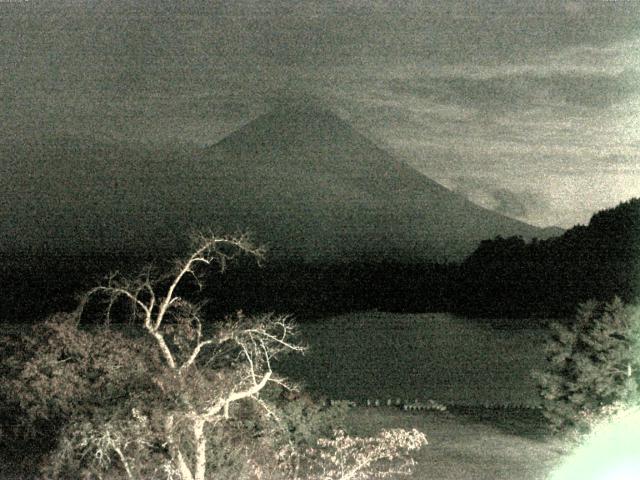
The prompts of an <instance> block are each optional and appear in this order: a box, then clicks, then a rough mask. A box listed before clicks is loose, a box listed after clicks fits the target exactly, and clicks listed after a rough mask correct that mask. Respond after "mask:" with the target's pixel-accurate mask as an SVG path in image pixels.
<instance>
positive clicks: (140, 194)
mask: <svg viewBox="0 0 640 480" xmlns="http://www.w3.org/2000/svg"><path fill="white" fill-rule="evenodd" d="M2 154H3V156H4V157H8V158H9V159H10V160H12V161H9V162H7V163H5V166H4V167H3V168H4V172H0V173H2V174H3V175H2V176H0V178H2V177H3V178H4V180H0V182H2V183H3V185H2V186H3V188H8V189H11V188H13V189H14V190H15V189H16V188H17V189H21V190H22V193H23V194H24V195H22V196H21V195H16V196H15V198H13V199H12V200H11V202H12V203H11V204H10V205H8V207H9V208H7V212H6V213H7V215H4V217H3V218H2V219H0V223H2V225H1V226H2V232H3V238H2V239H1V240H2V242H3V245H2V247H3V250H6V249H8V248H9V249H10V248H13V249H19V248H20V247H23V246H25V245H26V246H28V247H29V248H34V249H42V248H49V249H53V250H56V251H62V252H64V253H73V252H76V251H77V252H83V253H91V252H106V251H114V252H117V251H128V252H132V251H136V250H140V249H147V250H149V249H156V250H167V249H169V250H173V249H174V248H175V249H178V248H182V247H183V246H184V240H185V238H186V235H187V232H188V231H189V230H192V229H198V228H212V229H213V230H214V231H216V232H220V233H233V232H237V231H249V232H251V233H252V236H253V238H254V240H255V241H256V242H258V243H261V244H265V245H266V246H267V248H268V250H269V255H270V256H271V257H275V258H290V259H300V260H305V261H349V260H363V259H364V260H407V261H423V260H443V259H449V260H457V259H460V258H462V257H464V256H465V255H467V254H469V253H470V252H471V251H472V250H473V249H474V248H475V247H476V246H477V244H478V243H479V242H480V241H481V240H483V239H488V238H493V237H495V236H496V235H502V236H505V237H506V236H512V235H521V236H522V237H524V238H525V239H530V238H532V237H538V238H545V237H548V236H550V234H558V233H560V232H556V231H555V230H548V229H540V228H537V227H533V226H531V225H528V224H526V223H523V222H520V221H517V220H514V219H511V218H508V217H505V216H503V215H501V214H499V213H496V212H493V211H490V210H487V209H485V208H482V207H479V206H477V205H475V204H473V203H471V202H470V201H468V200H467V199H466V198H464V197H463V196H461V195H459V194H456V193H454V192H452V191H450V190H448V189H446V188H444V187H443V186H441V185H440V184H438V183H436V182H434V181H433V180H430V179H429V178H427V177H426V176H424V175H423V174H421V173H419V172H418V171H417V170H415V169H413V168H412V167H410V166H408V165H407V164H405V163H403V162H401V161H399V160H397V159H395V158H394V157H393V156H392V155H390V154H389V153H387V152H386V151H384V150H383V149H381V148H379V147H378V146H376V145H375V144H374V143H373V142H372V141H371V140H369V139H367V138H366V137H365V136H363V135H361V134H360V133H358V132H356V131H355V130H354V129H353V128H352V127H351V126H350V125H349V124H348V123H347V122H345V121H343V120H342V119H340V118H339V117H338V116H336V115H335V114H333V113H332V112H329V111H327V110H324V109H322V108H318V107H315V106H309V105H293V106H286V107H280V108H278V109H276V110H274V111H272V112H271V113H268V114H265V115H262V116H260V117H258V118H257V119H255V120H253V121H251V122H249V123H248V124H246V125H244V126H243V127H241V128H239V129H238V130H237V131H235V132H234V133H232V134H231V135H229V136H228V137H226V138H224V139H223V140H222V141H220V142H219V143H217V144H215V145H213V146H210V147H206V148H196V147H193V148H189V149H184V148H183V149H180V150H178V149H157V150H150V149H148V148H142V147H139V146H113V145H105V144H99V143H91V142H88V143H87V142H84V143H81V144H77V143H74V142H73V141H72V140H69V139H65V141H64V142H57V143H56V141H55V139H53V140H51V141H49V142H39V143H37V144H35V143H34V144H33V145H30V146H26V147H25V146H22V147H20V148H17V149H16V148H13V149H8V148H7V147H6V146H5V148H4V150H3V152H2ZM16 239H17V240H16Z"/></svg>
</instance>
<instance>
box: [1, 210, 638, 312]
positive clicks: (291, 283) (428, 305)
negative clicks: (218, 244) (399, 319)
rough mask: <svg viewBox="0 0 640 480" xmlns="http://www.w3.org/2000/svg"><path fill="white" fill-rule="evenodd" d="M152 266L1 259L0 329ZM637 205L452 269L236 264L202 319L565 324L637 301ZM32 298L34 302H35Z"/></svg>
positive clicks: (500, 243) (515, 242) (487, 249)
mask: <svg viewBox="0 0 640 480" xmlns="http://www.w3.org/2000/svg"><path fill="white" fill-rule="evenodd" d="M171 256H172V255H171V254H170V253H169V252H166V253H165V254H164V255H163V254H162V253H158V252H155V256H153V257H152V256H141V255H139V254H133V253H128V254H125V253H119V254H108V253H102V254H99V255H92V256H86V257H79V258H75V257H74V258H68V257H56V255H54V254H46V255H45V254H39V255H32V256H30V257H25V258H16V257H13V258H10V259H7V261H5V262H4V263H3V271H2V275H1V278H0V281H1V282H2V289H3V292H5V301H4V305H3V313H2V314H3V317H4V318H3V320H4V321H16V322H27V323H28V322H33V321H37V320H38V319H40V318H42V317H43V316H44V315H45V314H47V313H53V312H55V311H58V310H67V309H70V308H73V305H75V301H76V300H75V298H74V296H73V295H72V292H76V291H82V290H83V288H84V287H85V286H86V285H92V284H95V283H96V282H97V281H98V280H99V278H100V276H101V275H104V273H105V272H109V271H113V270H120V271H122V272H124V273H126V272H130V271H133V272H135V271H137V270H138V269H139V268H140V267H141V266H142V265H143V264H145V263H148V262H151V263H154V264H156V265H158V264H160V265H161V264H162V261H164V259H166V258H171ZM638 259H640V199H633V200H630V201H628V202H625V203H622V204H620V205H618V206H617V207H615V208H612V209H609V210H604V211H601V212H599V213H597V214H595V215H594V216H593V218H592V219H591V221H590V223H589V225H587V226H576V227H574V228H572V229H570V230H568V231H567V232H565V233H564V234H563V235H561V236H560V237H556V238H550V239H548V240H533V241H532V242H528V243H527V242H525V241H524V240H522V239H521V238H519V237H512V238H501V237H498V238H495V239H492V240H486V241H483V242H482V243H481V244H480V245H479V246H478V248H477V249H476V250H475V251H474V252H473V253H472V254H471V255H470V256H469V257H468V258H466V259H465V260H464V261H463V262H461V263H429V264H424V263H421V264H415V263H411V262H400V261H379V260H366V259H345V261H344V262H342V263H338V264H336V263H334V264H326V263H308V262H297V261H294V260H291V261H287V262H283V261H279V262H272V261H267V262H266V264H265V265H264V266H263V267H258V266H256V264H255V263H254V262H250V261H240V262H238V264H236V265H235V266H234V269H233V270H230V271H228V272H226V273H225V274H224V275H221V274H219V273H217V272H216V271H215V270H211V271H210V272H209V273H208V279H207V282H206V285H207V287H206V288H207V290H206V291H205V294H206V296H207V297H209V298H211V299H212V301H211V302H210V303H209V305H208V306H207V309H208V313H210V314H213V315H217V316H221V315H225V314H228V313H231V312H235V311H237V310H239V309H242V310H244V311H245V312H248V313H260V312H265V311H275V312H279V313H291V314H295V315H297V317H298V318H300V319H309V318H316V317H322V316H326V315H330V314H336V313H341V312H349V311H362V310H372V309H378V310H381V311H392V312H430V311H431V312H433V311H448V312H454V313H460V314H464V315H468V316H473V317H502V318H529V319H533V318H560V317H565V318H568V317H571V316H572V315H573V314H574V313H575V311H576V307H577V305H578V304H579V303H581V302H584V301H586V300H588V299H595V300H600V301H609V300H611V299H612V298H613V297H614V296H618V297H620V298H621V299H622V300H623V301H624V302H632V301H634V299H636V298H638V296H639V295H640V263H639V260H638ZM32 292H40V293H39V294H38V295H37V296H34V295H33V294H32Z"/></svg>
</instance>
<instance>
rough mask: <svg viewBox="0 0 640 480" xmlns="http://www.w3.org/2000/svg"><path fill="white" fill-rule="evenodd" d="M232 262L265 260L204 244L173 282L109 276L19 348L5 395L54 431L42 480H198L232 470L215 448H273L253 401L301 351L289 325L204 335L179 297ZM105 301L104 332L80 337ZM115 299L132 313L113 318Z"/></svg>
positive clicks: (248, 249) (219, 241)
mask: <svg viewBox="0 0 640 480" xmlns="http://www.w3.org/2000/svg"><path fill="white" fill-rule="evenodd" d="M238 252H245V253H248V254H250V255H253V256H257V257H259V256H260V255H261V251H260V250H259V249H256V248H255V247H253V246H252V245H251V244H250V243H249V242H248V241H247V240H246V238H244V237H239V238H232V237H224V238H219V237H215V236H200V237H198V238H197V239H196V242H195V244H194V253H193V254H192V255H191V256H189V257H188V258H186V259H184V260H182V261H179V262H177V264H176V267H175V270H174V272H172V273H171V274H170V275H168V276H157V277H154V276H152V274H151V269H147V270H145V271H144V272H143V273H142V274H141V275H140V276H139V277H137V278H135V279H133V280H131V279H126V278H119V277H118V276H116V275H112V276H110V277H109V279H108V281H107V283H106V285H102V286H99V287H96V288H94V289H92V290H90V291H89V292H88V293H87V295H86V296H85V297H83V301H82V302H81V304H80V307H79V308H78V310H76V311H75V312H73V313H71V314H60V315H56V316H54V317H52V318H50V319H49V320H48V321H46V322H45V323H44V324H43V325H41V326H36V327H35V328H34V330H33V333H32V335H30V336H28V337H27V338H26V339H24V344H23V347H24V348H23V349H22V350H21V351H20V353H19V354H17V355H15V356H14V358H13V359H12V360H11V362H12V363H13V364H14V366H15V367H16V369H17V368H19V369H20V373H19V374H17V375H14V378H13V380H12V381H11V386H10V387H9V388H10V390H11V392H10V395H11V396H12V397H13V398H15V399H16V400H17V402H18V403H19V405H20V407H21V409H22V411H23V412H24V413H25V415H26V422H25V423H31V424H33V423H34V421H38V420H41V419H44V420H45V421H47V422H49V427H55V428H54V429H53V431H54V432H55V433H57V448H56V450H55V451H54V452H53V453H52V455H51V456H50V458H49V460H48V462H47V463H48V464H47V470H46V473H47V475H48V476H50V477H56V478H69V477H77V476H78V475H80V474H85V473H90V474H92V475H95V476H98V477H102V476H103V475H104V472H105V471H109V472H111V474H114V472H115V473H116V474H117V473H119V474H121V475H122V476H124V477H126V478H130V479H132V478H178V477H179V478H181V479H182V480H202V479H204V478H205V474H206V472H207V471H209V470H215V469H219V468H221V465H222V464H224V463H225V462H227V463H229V458H227V457H225V456H224V454H222V458H220V457H221V455H220V452H221V451H222V452H224V449H222V450H221V449H219V448H218V449H215V451H213V453H215V454H216V455H218V457H216V456H215V455H211V453H212V447H214V448H215V447H216V446H219V445H220V444H222V445H227V446H231V445H233V446H234V448H238V447H242V446H243V445H246V446H253V445H255V443H256V442H255V441H253V439H254V437H256V436H260V435H262V436H263V437H264V438H266V439H269V442H267V443H274V444H277V441H278V440H280V437H279V436H278V435H276V434H275V433H274V434H273V435H268V434H267V433H268V431H269V430H268V429H269V428H270V429H272V430H274V431H276V430H278V425H277V422H276V420H277V415H276V413H275V412H274V410H273V409H272V406H271V405H270V404H269V403H268V402H267V401H265V400H264V399H262V398H261V397H260V395H259V394H260V391H261V390H262V389H263V388H264V387H265V386H266V385H267V384H269V383H274V384H278V385H284V386H286V383H285V381H284V379H281V378H278V377H277V376H276V375H275V373H274V372H273V370H272V369H271V363H272V362H273V361H274V358H275V357H276V356H278V355H279V354H282V353H285V352H287V351H302V350H303V348H302V347H300V346H298V345H297V344H295V343H292V339H293V334H294V326H293V324H292V323H291V322H290V321H289V320H288V319H287V318H286V317H276V316H269V315H267V316H262V317H258V318H248V317H245V316H244V315H242V314H238V315H236V316H235V317H230V318H227V319H226V320H225V321H223V322H219V323H217V324H215V325H214V326H212V327H211V329H210V330H211V331H205V329H204V328H203V323H202V320H201V317H200V305H198V304H196V303H193V302H191V301H189V300H188V299H186V298H185V297H184V296H183V292H186V290H185V289H184V288H182V287H183V284H184V283H185V280H186V279H187V278H192V279H195V280H196V282H197V281H198V279H199V277H198V273H199V269H200V267H202V266H209V265H211V264H215V263H217V264H218V265H220V266H221V268H224V267H225V265H226V263H227V262H228V261H229V260H230V259H231V258H232V257H233V256H235V255H236V254H237V253H238ZM181 288H182V289H181ZM100 298H103V299H104V300H106V313H105V320H106V321H105V322H104V323H103V324H102V325H100V326H98V327H86V326H82V325H81V319H82V315H83V312H84V311H85V309H86V308H87V307H88V306H90V304H91V302H95V301H96V300H98V299H100ZM119 299H124V300H125V301H126V303H128V304H129V305H130V307H131V308H130V309H129V310H126V309H122V308H117V307H118V300H119ZM114 312H116V313H118V312H119V313H120V314H122V313H123V312H128V318H127V320H128V321H129V325H128V326H127V327H126V328H116V326H113V325H111V323H110V322H111V320H114V318H113V316H114V315H113V314H114ZM121 327H122V325H121ZM127 330H130V331H127ZM20 367H21V368H20ZM249 420H252V421H249ZM259 422H262V424H261V425H257V423H259ZM257 431H259V432H258V433H256V432H257ZM281 437H282V436H281ZM210 438H211V439H212V441H209V439H210ZM282 438H284V437H282ZM216 444H218V445H216ZM274 448H276V447H274ZM230 450H231V448H227V449H226V451H227V452H228V451H230ZM240 450H242V448H240ZM116 477H117V475H116Z"/></svg>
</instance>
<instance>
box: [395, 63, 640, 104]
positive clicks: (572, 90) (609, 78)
mask: <svg viewBox="0 0 640 480" xmlns="http://www.w3.org/2000/svg"><path fill="white" fill-rule="evenodd" d="M388 83H389V87H390V88H391V89H392V90H393V91H394V92H396V93H399V94H412V95H415V96H416V97H421V98H426V99H429V100H432V101H436V102H439V103H445V104H450V103H453V104H458V105H461V106H466V107H474V108H477V109H480V110H488V111H491V110H495V111H503V110H523V109H525V110H526V109H532V108H539V107H541V106H546V105H556V104H557V103H564V104H568V105H573V106H578V107H592V108H606V107H610V106H612V105H614V104H620V103H623V102H625V101H627V100H629V99H630V98H633V97H635V96H637V95H638V94H640V72H638V71H637V70H635V69H626V70H622V71H621V72H618V73H612V74H608V73H601V72H586V71H575V72H571V71H569V72H563V71H560V72H546V73H538V72H536V71H535V69H533V70H531V71H530V72H527V73H517V74H506V75H496V76H491V77H488V78H483V77H478V76H475V75H473V74H471V72H470V71H469V72H465V73H463V74H460V75H457V76H448V77H447V76H432V77H430V76H427V77H422V78H404V79H393V80H389V82H388Z"/></svg>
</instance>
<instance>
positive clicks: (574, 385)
mask: <svg viewBox="0 0 640 480" xmlns="http://www.w3.org/2000/svg"><path fill="white" fill-rule="evenodd" d="M639 323H640V322H639V316H638V314H637V309H636V308H632V307H629V306H625V305H624V304H623V303H622V301H621V300H620V299H619V298H617V297H616V298H614V299H613V300H612V301H611V302H609V303H598V302H595V301H588V302H585V303H583V304H581V305H580V306H579V307H578V312H577V315H576V318H575V320H574V322H573V323H572V324H571V325H563V324H560V323H555V324H553V325H552V333H551V336H550V338H549V340H548V342H547V346H546V359H547V368H546V370H545V371H544V372H536V373H535V377H536V378H537V380H538V387H539V391H540V394H541V396H542V408H543V413H544V415H545V417H546V418H547V420H548V421H549V423H550V426H551V428H552V429H553V430H554V431H560V430H565V429H567V428H576V429H578V430H584V429H585V428H587V427H588V425H589V418H592V416H593V415H597V414H598V413H599V412H600V411H601V410H602V409H603V408H604V407H607V406H610V405H612V404H614V403H616V402H624V403H628V402H633V401H637V395H638V366H639V363H640V362H639V360H640V359H639V357H638V353H639V352H638V339H639V337H638V333H639Z"/></svg>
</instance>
